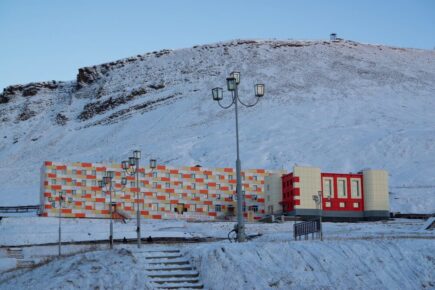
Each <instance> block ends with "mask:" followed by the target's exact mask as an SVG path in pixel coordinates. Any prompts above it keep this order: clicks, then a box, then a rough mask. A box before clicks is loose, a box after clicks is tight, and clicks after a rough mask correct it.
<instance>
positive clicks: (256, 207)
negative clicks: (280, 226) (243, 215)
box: [249, 205, 258, 212]
mask: <svg viewBox="0 0 435 290" xmlns="http://www.w3.org/2000/svg"><path fill="white" fill-rule="evenodd" d="M249 210H251V211H253V212H258V206H257V205H252V206H250V207H249Z"/></svg>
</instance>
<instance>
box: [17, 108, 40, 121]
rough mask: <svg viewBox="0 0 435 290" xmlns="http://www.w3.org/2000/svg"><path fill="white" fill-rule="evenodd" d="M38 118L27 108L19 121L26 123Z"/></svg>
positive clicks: (19, 117) (20, 115) (19, 116)
mask: <svg viewBox="0 0 435 290" xmlns="http://www.w3.org/2000/svg"><path fill="white" fill-rule="evenodd" d="M34 116H36V112H35V111H32V110H30V109H29V107H27V106H26V107H25V108H24V109H23V111H22V112H21V113H20V114H19V115H18V116H17V121H26V120H29V119H30V118H32V117H34Z"/></svg>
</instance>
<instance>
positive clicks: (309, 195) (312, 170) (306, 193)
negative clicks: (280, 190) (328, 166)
mask: <svg viewBox="0 0 435 290" xmlns="http://www.w3.org/2000/svg"><path fill="white" fill-rule="evenodd" d="M293 176H298V177H299V182H295V183H294V184H293V186H294V187H299V189H300V195H299V196H295V200H300V204H299V205H295V209H317V208H316V203H315V201H314V200H313V195H317V193H318V192H319V191H321V189H322V186H321V174H320V168H318V167H300V166H294V167H293Z"/></svg>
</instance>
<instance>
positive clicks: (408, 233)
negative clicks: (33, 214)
mask: <svg viewBox="0 0 435 290" xmlns="http://www.w3.org/2000/svg"><path fill="white" fill-rule="evenodd" d="M33 219H34V220H35V221H33V222H32V219H31V218H22V219H17V218H11V219H6V220H3V222H2V224H1V226H0V230H1V232H2V235H1V238H2V240H1V241H0V244H2V245H5V243H6V242H7V243H8V244H12V243H13V242H14V241H15V244H19V243H17V242H16V241H17V239H21V238H22V237H20V236H18V235H17V234H15V232H17V231H27V232H31V231H32V229H33V232H40V233H39V235H37V234H35V235H33V236H32V235H31V236H30V237H31V238H29V239H28V240H26V243H30V242H31V241H34V242H39V241H40V240H41V239H42V240H43V241H44V238H42V237H43V236H48V237H51V238H47V239H46V240H45V242H55V241H56V238H55V234H54V233H56V230H57V226H56V223H55V219H49V218H43V219H41V218H39V219H35V218H33ZM83 221H85V220H83V219H81V220H73V219H70V220H65V222H64V225H65V231H66V232H67V233H68V232H70V234H71V233H72V232H73V231H75V232H76V233H85V234H87V233H90V232H92V235H95V236H94V238H95V237H96V236H98V235H99V236H100V237H101V238H104V236H106V237H107V229H108V225H107V223H106V221H104V220H87V221H86V222H83ZM292 225H293V222H284V223H274V224H260V223H250V224H248V225H247V231H248V234H257V233H261V234H262V236H261V237H258V238H256V239H253V240H251V241H249V242H247V243H244V244H234V243H229V242H228V241H227V240H221V241H216V242H210V243H185V244H171V245H164V244H155V243H152V244H148V243H144V244H143V246H142V248H141V249H137V248H136V246H135V245H134V244H127V245H126V244H122V243H118V244H116V245H115V249H114V250H112V251H110V250H108V249H107V247H108V246H107V244H99V245H95V244H88V245H84V244H82V245H67V246H64V247H63V252H64V253H67V254H68V253H77V252H79V253H78V254H75V255H71V256H66V257H62V258H56V257H55V256H56V254H57V246H55V245H52V246H47V245H45V246H26V247H23V254H24V256H25V259H33V260H36V261H43V258H44V257H45V258H50V259H54V260H53V261H51V262H48V263H44V264H43V265H41V266H39V267H36V268H35V269H31V270H15V271H8V272H3V273H1V274H0V289H13V288H15V289H77V288H83V289H89V288H93V289H95V288H99V289H120V288H122V289H147V287H148V286H147V285H149V284H147V277H146V275H145V261H144V260H143V256H142V255H141V252H143V251H147V250H156V249H168V248H170V249H180V250H181V251H182V252H183V253H184V255H185V257H187V258H188V259H190V260H191V262H192V263H193V265H195V267H196V268H197V269H198V270H199V272H200V279H201V281H202V283H203V284H204V286H205V288H206V289H435V231H433V230H432V231H425V230H422V227H423V225H424V221H423V220H406V219H397V220H391V221H383V222H372V223H368V222H361V223H325V224H324V237H325V240H324V241H323V242H321V241H318V240H302V241H294V240H293V232H292ZM143 227H144V233H145V232H147V233H152V235H153V237H158V236H166V237H171V236H172V237H181V236H182V237H206V236H208V237H216V238H219V237H225V236H226V234H227V232H228V231H229V230H230V229H231V228H232V227H233V223H230V222H226V223H224V222H210V223H188V222H176V221H152V222H147V223H144V224H143ZM14 229H15V230H14ZM121 230H123V231H124V232H123V235H124V234H127V233H130V234H131V235H132V236H134V230H133V226H132V224H122V225H121V224H117V227H116V228H115V235H116V232H117V231H121ZM3 233H4V234H3ZM144 235H145V234H144ZM5 236H6V238H5ZM78 236H80V235H78ZM83 239H84V240H87V239H86V238H85V237H83ZM66 240H70V241H71V240H76V241H77V240H78V239H77V238H73V236H72V234H71V235H70V236H69V237H68V234H67V237H66ZM5 250H6V249H5V248H0V264H1V263H3V265H5V264H6V263H11V261H10V260H7V258H6V257H5V254H4V253H5ZM86 250H92V251H91V252H87V253H80V252H81V251H86ZM3 269H7V267H6V266H4V268H3Z"/></svg>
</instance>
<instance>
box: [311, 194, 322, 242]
mask: <svg viewBox="0 0 435 290" xmlns="http://www.w3.org/2000/svg"><path fill="white" fill-rule="evenodd" d="M313 200H314V202H315V203H316V209H317V210H318V213H319V222H320V229H319V230H320V240H321V241H323V229H322V216H323V214H322V192H321V191H319V192H317V195H313Z"/></svg>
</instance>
